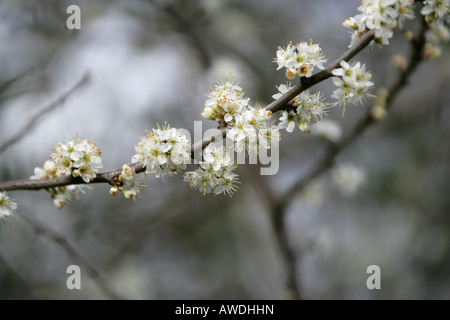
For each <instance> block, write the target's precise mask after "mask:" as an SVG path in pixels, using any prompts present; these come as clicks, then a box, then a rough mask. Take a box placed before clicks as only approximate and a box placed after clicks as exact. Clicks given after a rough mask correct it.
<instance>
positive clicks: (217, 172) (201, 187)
mask: <svg viewBox="0 0 450 320" xmlns="http://www.w3.org/2000/svg"><path fill="white" fill-rule="evenodd" d="M235 168H236V166H235V165H234V163H233V162H232V161H231V158H230V156H229V155H228V154H227V153H226V151H225V150H224V148H223V147H222V148H217V147H216V146H215V145H214V144H213V143H210V144H209V145H208V146H207V147H206V148H205V150H204V153H203V161H201V162H200V164H199V166H198V168H197V170H195V171H189V172H186V173H185V174H184V176H183V179H184V180H185V181H186V182H187V183H188V185H189V187H190V188H191V189H194V190H198V191H200V192H201V193H203V195H205V194H206V193H213V194H214V195H219V194H228V195H230V196H231V195H232V193H233V192H235V191H236V190H237V186H236V184H237V183H238V181H237V180H238V175H237V174H236V173H234V169H235Z"/></svg>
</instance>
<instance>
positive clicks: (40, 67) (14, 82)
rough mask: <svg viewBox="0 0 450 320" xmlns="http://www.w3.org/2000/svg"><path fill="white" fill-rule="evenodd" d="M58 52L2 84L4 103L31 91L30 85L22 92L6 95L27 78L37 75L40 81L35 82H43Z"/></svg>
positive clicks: (51, 52)
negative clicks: (47, 69)
mask: <svg viewBox="0 0 450 320" xmlns="http://www.w3.org/2000/svg"><path fill="white" fill-rule="evenodd" d="M56 52H57V50H56V49H53V50H51V51H50V53H48V54H47V56H45V57H44V58H43V60H42V61H41V62H40V63H38V64H36V65H34V66H32V67H30V68H28V69H27V70H25V71H24V72H22V73H20V74H18V75H16V76H14V77H13V78H11V79H8V80H6V81H4V82H3V83H1V84H0V98H1V100H2V101H4V100H6V99H11V98H13V97H16V96H18V95H21V94H23V93H25V92H28V91H30V90H31V89H30V88H29V85H28V86H26V87H25V88H20V90H16V91H15V92H13V93H10V94H8V95H6V94H5V92H8V89H10V88H12V87H15V86H18V83H19V82H21V81H22V80H23V79H25V78H28V77H30V76H32V75H35V74H37V78H38V80H35V81H42V80H41V78H42V77H43V71H44V70H45V68H46V67H47V65H48V64H49V63H50V61H51V59H52V58H53V56H54V55H55V54H56Z"/></svg>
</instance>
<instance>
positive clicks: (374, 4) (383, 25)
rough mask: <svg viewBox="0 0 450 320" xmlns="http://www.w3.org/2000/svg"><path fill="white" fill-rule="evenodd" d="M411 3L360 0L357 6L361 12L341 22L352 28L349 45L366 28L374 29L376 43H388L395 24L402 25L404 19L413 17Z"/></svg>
mask: <svg viewBox="0 0 450 320" xmlns="http://www.w3.org/2000/svg"><path fill="white" fill-rule="evenodd" d="M413 5H414V1H413V0H361V5H360V6H359V7H358V10H359V11H360V12H361V13H360V14H358V15H356V16H354V17H351V18H348V19H346V20H345V21H344V23H343V25H344V26H345V27H347V28H350V29H352V31H351V33H352V36H351V43H350V45H349V47H351V46H353V45H354V43H355V42H356V40H357V39H358V38H359V37H360V36H361V35H362V34H363V33H364V32H365V31H366V30H374V32H375V42H376V43H378V44H379V45H383V46H385V45H388V44H389V39H390V38H392V36H393V34H394V29H395V28H396V27H397V25H399V26H400V27H403V22H404V20H405V19H413V18H414V11H413Z"/></svg>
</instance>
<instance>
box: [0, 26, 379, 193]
mask: <svg viewBox="0 0 450 320" xmlns="http://www.w3.org/2000/svg"><path fill="white" fill-rule="evenodd" d="M373 37H374V33H373V32H372V31H368V32H367V33H365V34H364V35H363V36H361V38H360V39H359V40H358V42H357V43H355V45H354V46H353V47H351V48H350V49H349V50H347V51H346V52H345V53H344V54H343V55H342V56H341V57H339V58H338V59H336V60H335V61H334V62H332V63H331V65H330V66H329V67H328V68H326V69H324V70H322V71H321V72H319V73H316V74H314V75H313V76H311V77H310V78H301V81H300V83H299V84H297V85H296V86H294V87H293V88H292V89H291V90H289V91H288V92H287V93H286V94H284V95H283V96H281V97H280V98H279V99H277V100H275V101H274V102H272V103H271V104H269V105H268V106H267V107H266V109H268V110H270V111H272V112H276V111H279V110H283V109H284V108H286V107H287V106H288V103H289V101H290V100H292V99H293V98H294V97H295V96H297V95H298V94H300V93H301V92H302V91H304V90H306V89H308V88H310V87H311V86H313V85H315V84H317V83H319V82H321V81H324V80H326V79H328V78H330V77H331V76H332V73H331V71H332V70H333V69H335V68H337V67H338V66H339V64H340V62H341V61H342V60H345V61H348V60H350V59H351V58H353V57H354V56H355V55H356V54H357V53H358V52H360V51H361V50H362V49H364V48H365V47H366V46H367V45H368V44H369V43H370V42H371V41H372V40H373ZM226 129H227V128H220V129H219V133H218V135H215V136H212V137H211V138H209V139H204V140H202V141H197V142H196V143H194V144H193V145H192V148H191V156H192V157H193V158H195V155H196V153H197V152H200V151H201V150H202V149H204V148H205V147H206V146H207V145H208V144H209V143H210V142H213V141H216V140H219V139H221V138H224V137H225V136H226V134H227V132H226ZM133 167H134V169H135V172H136V173H140V172H143V171H144V170H145V168H144V167H143V166H142V165H140V164H138V165H133ZM121 171H122V170H121V169H116V170H113V171H109V172H105V173H100V174H98V175H97V176H96V177H95V178H94V179H93V180H92V181H91V183H110V182H111V181H112V180H113V179H114V178H115V177H117V176H118V175H119V174H120V173H121ZM83 183H85V182H84V181H83V180H82V179H81V178H80V177H77V178H73V177H72V176H66V177H60V178H55V179H47V180H29V179H25V180H14V181H7V182H0V190H3V191H8V190H38V189H46V188H54V187H59V186H66V185H71V184H83Z"/></svg>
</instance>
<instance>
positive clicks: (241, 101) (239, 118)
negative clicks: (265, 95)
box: [202, 81, 279, 153]
mask: <svg viewBox="0 0 450 320" xmlns="http://www.w3.org/2000/svg"><path fill="white" fill-rule="evenodd" d="M249 102H250V99H249V98H246V97H245V93H244V92H243V91H242V88H241V87H239V86H238V85H236V84H234V83H232V82H230V81H227V82H225V83H224V84H218V85H216V86H215V87H214V90H213V91H211V92H210V93H209V95H208V99H207V100H206V102H205V108H204V109H203V112H202V116H203V117H204V118H206V119H210V120H216V121H218V122H219V123H221V122H223V123H224V124H227V125H230V126H231V129H230V130H229V131H228V132H227V137H228V138H230V139H231V140H232V141H234V143H235V144H234V146H235V150H236V151H237V152H241V151H242V150H244V149H247V150H248V152H249V153H250V152H256V153H258V150H259V146H260V145H261V146H263V147H264V148H266V149H269V148H270V146H271V142H276V141H278V140H279V133H278V132H277V128H275V127H271V126H270V125H269V120H270V119H271V118H272V112H270V111H268V110H266V109H264V108H261V107H260V106H257V107H252V106H251V105H250V104H249ZM262 137H263V138H262ZM264 137H265V138H264Z"/></svg>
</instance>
